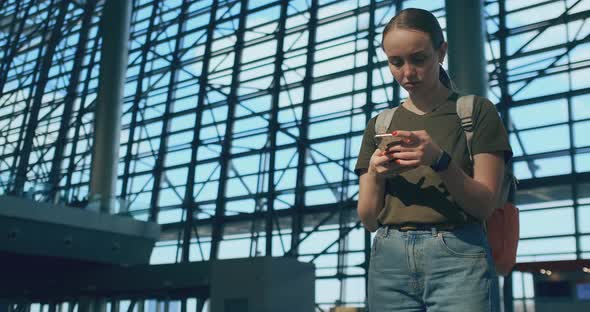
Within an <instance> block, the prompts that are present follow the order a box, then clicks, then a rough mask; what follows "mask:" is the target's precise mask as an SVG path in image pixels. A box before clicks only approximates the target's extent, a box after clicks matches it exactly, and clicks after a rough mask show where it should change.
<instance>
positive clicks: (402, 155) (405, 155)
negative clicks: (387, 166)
mask: <svg viewBox="0 0 590 312" xmlns="http://www.w3.org/2000/svg"><path fill="white" fill-rule="evenodd" d="M391 156H393V157H394V158H397V159H402V160H412V159H414V160H415V159H418V158H420V157H419V156H418V153H416V152H397V153H393V154H392V155H391Z"/></svg>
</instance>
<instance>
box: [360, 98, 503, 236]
mask: <svg viewBox="0 0 590 312" xmlns="http://www.w3.org/2000/svg"><path fill="white" fill-rule="evenodd" d="M456 100H457V95H456V94H453V95H451V96H450V97H449V98H448V99H447V101H446V102H445V103H444V104H442V105H441V106H439V107H438V108H437V109H435V110H434V111H432V112H429V113H426V114H424V115H418V114H416V113H413V112H411V111H409V110H407V109H406V108H405V107H403V105H400V107H399V108H398V109H397V111H396V112H395V114H394V116H393V122H392V123H391V125H390V126H389V129H388V132H389V131H395V130H407V131H417V130H425V131H426V132H427V133H428V134H429V135H430V137H431V138H432V140H433V141H434V142H435V143H436V144H437V145H438V146H440V147H441V148H442V149H443V150H445V151H446V152H447V153H449V155H451V158H452V159H453V161H454V162H455V163H456V164H457V165H459V166H460V167H461V168H462V169H463V171H464V172H465V173H466V174H467V175H469V176H471V177H473V165H472V163H471V161H470V159H469V151H468V149H467V139H466V137H465V133H464V131H463V129H462V128H461V123H460V120H459V116H458V115H457V108H456ZM473 118H474V124H475V127H474V133H473V138H472V150H473V154H474V155H475V154H479V153H493V152H504V155H505V161H508V160H509V159H510V157H512V151H511V148H510V144H509V143H508V135H507V133H506V129H505V128H504V125H503V124H502V121H501V119H500V117H499V116H498V112H497V111H496V108H495V106H494V105H493V104H492V103H491V102H490V101H489V100H487V99H485V98H480V97H478V98H477V100H476V103H475V105H474V108H473ZM375 120H376V117H373V118H371V120H369V122H368V124H367V128H366V129H365V132H364V135H363V140H362V144H361V149H360V152H359V156H358V159H357V163H356V166H355V172H356V173H357V175H360V174H362V173H363V172H366V169H367V168H368V167H369V160H370V159H371V156H372V155H373V153H374V151H375V149H377V145H376V144H375V143H376V142H375V141H374V139H373V137H374V135H375ZM378 221H379V222H380V223H381V224H404V223H452V224H464V223H475V222H478V221H477V219H476V218H475V217H472V216H470V215H468V214H467V213H466V212H465V211H464V210H463V209H462V208H461V207H460V206H459V204H458V203H457V202H456V201H455V200H454V199H453V197H452V196H451V194H450V193H449V191H448V190H447V189H446V187H445V185H444V183H443V182H442V180H441V178H440V177H439V175H438V174H437V173H436V172H434V170H432V168H430V167H429V166H419V167H418V168H416V169H412V170H409V171H406V172H403V173H401V174H400V175H397V176H394V177H390V178H387V179H386V185H385V206H384V207H383V210H382V211H381V213H380V214H379V217H378Z"/></svg>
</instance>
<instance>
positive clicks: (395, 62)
mask: <svg viewBox="0 0 590 312" xmlns="http://www.w3.org/2000/svg"><path fill="white" fill-rule="evenodd" d="M389 63H391V65H393V66H395V67H401V66H402V65H403V62H400V61H389Z"/></svg>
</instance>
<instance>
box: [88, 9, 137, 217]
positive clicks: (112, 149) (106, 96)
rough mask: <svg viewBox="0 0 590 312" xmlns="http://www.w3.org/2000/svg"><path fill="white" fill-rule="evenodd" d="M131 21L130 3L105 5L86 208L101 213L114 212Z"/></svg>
mask: <svg viewBox="0 0 590 312" xmlns="http://www.w3.org/2000/svg"><path fill="white" fill-rule="evenodd" d="M130 20H131V0H106V1H105V5H104V9H103V14H102V20H101V27H102V36H103V41H102V48H101V60H100V73H99V74H100V76H99V83H98V97H97V102H96V113H95V120H94V150H93V154H92V169H91V170H92V171H91V175H90V205H89V207H90V209H93V210H100V212H103V213H112V212H113V209H114V202H115V200H114V199H115V196H116V190H115V187H116V182H117V162H118V160H119V141H120V132H121V111H122V108H121V107H122V98H123V86H124V83H125V72H126V69H127V53H128V42H129V25H130Z"/></svg>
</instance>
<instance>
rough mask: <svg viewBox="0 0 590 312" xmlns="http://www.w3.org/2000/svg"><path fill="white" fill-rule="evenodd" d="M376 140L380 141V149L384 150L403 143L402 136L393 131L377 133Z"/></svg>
mask: <svg viewBox="0 0 590 312" xmlns="http://www.w3.org/2000/svg"><path fill="white" fill-rule="evenodd" d="M375 140H376V142H379V149H380V150H382V151H385V150H387V149H388V148H390V147H392V146H395V145H399V144H401V143H402V138H400V137H397V136H394V135H393V134H391V133H384V134H377V135H375Z"/></svg>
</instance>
